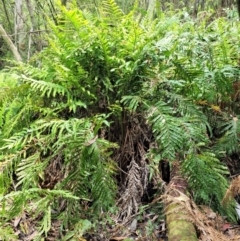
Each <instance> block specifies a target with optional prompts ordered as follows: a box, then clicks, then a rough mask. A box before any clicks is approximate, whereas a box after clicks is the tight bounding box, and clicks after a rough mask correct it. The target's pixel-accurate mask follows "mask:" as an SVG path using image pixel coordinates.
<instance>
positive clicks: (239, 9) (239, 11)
mask: <svg viewBox="0 0 240 241" xmlns="http://www.w3.org/2000/svg"><path fill="white" fill-rule="evenodd" d="M237 9H238V17H239V20H240V0H237Z"/></svg>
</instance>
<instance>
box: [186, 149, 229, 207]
mask: <svg viewBox="0 0 240 241" xmlns="http://www.w3.org/2000/svg"><path fill="white" fill-rule="evenodd" d="M182 172H183V174H184V175H185V177H186V178H187V179H188V183H189V188H190V189H191V190H192V193H193V197H194V199H195V201H196V202H197V203H204V204H206V205H210V206H211V207H213V208H214V209H215V210H218V211H222V208H221V201H222V198H223V196H224V194H225V192H226V190H227V188H228V182H227V178H226V175H229V171H228V168H227V167H226V166H224V165H223V164H222V163H221V162H220V161H219V160H218V159H217V158H216V156H215V155H214V154H213V153H210V152H202V153H200V154H197V153H195V154H190V155H188V157H187V158H186V159H185V160H184V161H183V162H182ZM210 202H211V203H210Z"/></svg>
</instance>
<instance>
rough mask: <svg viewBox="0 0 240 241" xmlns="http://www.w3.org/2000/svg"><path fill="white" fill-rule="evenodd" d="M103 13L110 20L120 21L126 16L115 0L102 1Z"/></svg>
mask: <svg viewBox="0 0 240 241" xmlns="http://www.w3.org/2000/svg"><path fill="white" fill-rule="evenodd" d="M102 13H103V15H105V16H106V17H107V19H108V20H109V21H113V20H114V21H119V20H120V19H121V18H122V17H123V16H124V15H123V12H122V10H121V8H120V7H119V6H118V5H117V3H116V1H115V0H104V1H103V2H102ZM115 23H117V22H115Z"/></svg>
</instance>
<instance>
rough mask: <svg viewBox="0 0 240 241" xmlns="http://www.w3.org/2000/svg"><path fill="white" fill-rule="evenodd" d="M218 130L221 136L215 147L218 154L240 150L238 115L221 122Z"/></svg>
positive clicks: (228, 153)
mask: <svg viewBox="0 0 240 241" xmlns="http://www.w3.org/2000/svg"><path fill="white" fill-rule="evenodd" d="M217 131H218V132H219V134H220V135H222V136H221V137H220V138H218V139H217V141H216V143H215V145H214V147H213V149H214V151H215V152H216V154H218V153H219V154H220V153H222V152H225V153H226V154H227V155H231V154H233V153H237V152H238V150H239V134H240V124H239V119H238V118H237V117H232V119H231V120H229V121H225V122H222V123H219V125H218V127H217Z"/></svg>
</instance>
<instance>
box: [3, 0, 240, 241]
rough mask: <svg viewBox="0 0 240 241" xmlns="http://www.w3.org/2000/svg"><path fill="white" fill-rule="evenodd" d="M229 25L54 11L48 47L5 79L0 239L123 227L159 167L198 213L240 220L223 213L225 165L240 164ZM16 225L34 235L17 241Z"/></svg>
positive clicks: (10, 69)
mask: <svg viewBox="0 0 240 241" xmlns="http://www.w3.org/2000/svg"><path fill="white" fill-rule="evenodd" d="M234 13H235V15H234V16H233V17H229V18H227V17H218V18H216V19H212V15H211V13H208V12H204V14H199V16H198V17H197V18H192V16H191V15H189V14H188V12H185V11H184V10H182V11H178V12H177V13H176V12H175V13H173V12H172V11H171V12H157V13H155V15H154V16H153V14H152V12H147V13H145V14H139V8H138V5H137V4H136V5H133V7H132V10H131V11H128V13H123V11H122V10H121V8H120V7H119V6H118V5H117V4H116V3H115V2H114V1H113V0H108V1H103V3H102V5H101V7H99V8H98V9H97V10H96V11H93V12H91V11H88V10H86V9H83V10H81V9H80V8H78V7H77V6H71V8H69V9H67V8H66V7H64V6H60V5H59V19H61V24H58V25H55V24H54V22H52V21H51V20H49V26H50V28H51V31H49V33H48V35H46V37H45V38H46V40H47V42H48V44H47V46H46V47H45V48H44V49H43V50H42V51H41V52H39V53H38V54H35V55H34V56H33V57H32V58H31V59H30V61H29V62H28V63H24V62H19V63H13V62H8V63H6V64H5V69H3V70H2V71H1V73H0V86H1V89H0V93H1V95H0V136H1V138H0V150H1V155H0V160H1V164H0V192H1V196H0V206H1V210H0V212H1V218H0V223H1V230H0V239H1V240H19V238H20V237H19V236H18V235H21V237H23V236H24V235H25V236H29V235H33V238H34V240H41V238H43V237H46V240H47V238H49V237H50V236H51V235H53V234H52V233H53V232H54V230H57V234H54V235H56V236H57V238H59V239H61V238H62V239H63V240H80V238H82V237H83V235H84V234H85V233H87V231H88V232H90V233H94V230H97V229H98V222H99V220H101V222H102V223H103V224H106V223H108V224H109V223H111V222H113V220H114V221H115V222H123V223H127V222H128V221H129V220H130V219H131V217H132V216H133V215H136V214H137V213H138V212H139V210H141V208H143V207H142V202H143V201H144V197H145V196H146V195H150V194H149V192H150V191H149V190H150V187H151V190H152V186H153V185H155V188H156V187H159V186H160V185H161V183H162V182H163V181H162V179H161V178H160V175H159V174H161V170H159V166H161V163H162V162H163V161H164V162H166V163H169V164H170V167H171V165H176V163H178V165H179V166H180V170H181V173H182V175H183V176H184V177H185V178H186V179H187V180H188V184H189V193H190V195H192V197H193V199H194V201H195V202H196V203H197V204H201V205H202V204H205V205H207V206H210V207H211V208H213V210H214V211H217V212H219V213H221V214H222V215H227V216H228V219H229V220H231V221H233V220H235V219H236V217H235V213H234V212H235V211H234V209H233V208H232V206H231V204H232V201H229V202H228V208H226V207H223V206H222V205H221V201H222V199H223V197H224V195H225V193H226V190H227V188H228V186H229V179H228V178H229V176H230V172H229V168H228V167H227V165H226V163H227V162H226V160H228V158H231V157H232V156H237V157H238V155H239V133H240V125H239V114H240V113H239V94H240V91H239V86H240V84H239V77H240V68H239V61H240V59H239V56H240V39H239V38H240V35H239V30H240V26H239V22H237V16H236V12H234ZM234 174H235V173H234ZM158 192H160V190H158ZM151 198H153V196H152V197H151ZM151 198H150V199H149V198H148V199H147V201H148V202H149V201H151ZM157 205H158V206H157V207H158V208H159V209H160V208H161V207H162V206H161V204H157ZM159 209H158V211H159ZM99 216H101V217H99ZM20 219H22V220H25V219H28V220H30V221H31V222H32V223H34V224H35V228H36V230H34V231H36V232H33V230H29V229H28V228H25V230H24V227H22V229H21V232H20V234H17V233H16V232H15V231H16V230H15V228H16V226H17V225H18V223H17V222H19V221H16V220H20ZM12 220H15V221H14V222H13V221H12ZM102 220H103V221H102ZM25 223H26V222H25ZM53 229H54V230H53ZM104 238H106V237H104ZM49 240H50V238H49Z"/></svg>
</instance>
